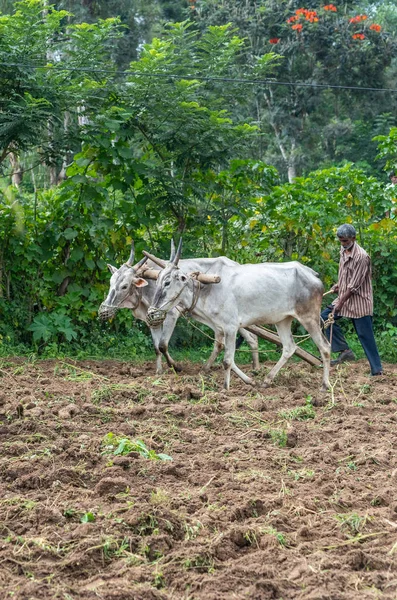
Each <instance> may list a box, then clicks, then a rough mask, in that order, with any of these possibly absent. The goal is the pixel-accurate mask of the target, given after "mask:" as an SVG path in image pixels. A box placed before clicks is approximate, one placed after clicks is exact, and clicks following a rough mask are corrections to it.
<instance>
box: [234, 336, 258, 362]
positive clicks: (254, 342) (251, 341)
mask: <svg viewBox="0 0 397 600" xmlns="http://www.w3.org/2000/svg"><path fill="white" fill-rule="evenodd" d="M238 332H239V334H240V335H241V336H242V337H243V338H244V339H245V341H246V342H247V344H248V346H249V347H250V348H251V352H252V368H253V369H254V371H259V369H260V364H259V348H258V337H257V336H256V335H254V334H253V333H250V332H249V331H247V330H246V329H239V330H238Z"/></svg>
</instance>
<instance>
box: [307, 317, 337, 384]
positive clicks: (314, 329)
mask: <svg viewBox="0 0 397 600" xmlns="http://www.w3.org/2000/svg"><path fill="white" fill-rule="evenodd" d="M299 322H300V323H302V325H303V327H304V328H305V329H306V331H307V332H308V333H309V334H310V336H311V338H312V340H313V342H314V343H315V344H316V346H317V348H318V349H319V351H320V354H321V360H322V361H323V383H322V386H321V389H322V390H323V391H327V390H328V389H329V387H330V383H329V368H330V358H331V345H330V343H329V342H328V340H327V339H326V337H325V336H324V334H323V332H322V331H321V327H320V323H319V320H317V319H313V318H312V317H310V318H307V319H301V318H299Z"/></svg>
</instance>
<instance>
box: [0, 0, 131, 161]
mask: <svg viewBox="0 0 397 600" xmlns="http://www.w3.org/2000/svg"><path fill="white" fill-rule="evenodd" d="M68 16H69V14H68V13H67V12H66V11H56V10H53V9H51V8H48V6H47V2H46V1H45V0H23V1H22V2H17V3H16V10H15V12H14V13H13V14H12V15H3V16H2V17H1V18H0V34H1V35H0V165H1V164H2V163H3V164H4V161H5V160H6V159H7V157H8V156H9V155H10V154H11V153H12V154H13V155H14V156H18V155H19V154H20V153H21V152H24V151H25V152H26V151H28V150H32V149H33V148H34V149H36V151H37V152H38V153H39V155H40V159H39V160H41V161H43V162H46V163H47V164H49V163H52V162H54V161H55V162H56V161H59V160H60V161H62V159H63V156H64V153H65V148H66V149H76V145H78V139H79V137H80V131H79V127H78V121H77V112H78V110H79V109H81V108H82V107H84V111H85V112H86V116H87V117H89V115H90V114H91V112H93V111H96V110H97V109H98V106H99V105H100V104H101V102H102V98H101V97H100V95H101V88H102V86H103V85H106V84H107V83H106V82H107V81H108V80H109V79H110V76H111V75H112V74H113V73H114V67H113V66H112V63H111V62H110V60H109V55H110V46H111V42H112V40H113V39H114V38H117V37H118V36H119V35H120V33H119V28H118V21H117V19H110V20H107V21H102V22H100V23H98V24H96V25H87V24H80V25H68V23H67V17H68ZM49 50H51V53H49ZM50 54H51V56H52V57H53V60H52V62H49V60H48V59H49V56H50ZM97 69H98V71H97ZM66 112H68V114H69V115H72V117H71V118H70V120H69V124H68V127H67V128H66V129H65V127H64V119H65V113H66Z"/></svg>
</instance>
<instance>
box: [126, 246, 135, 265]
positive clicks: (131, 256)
mask: <svg viewBox="0 0 397 600" xmlns="http://www.w3.org/2000/svg"><path fill="white" fill-rule="evenodd" d="M134 258H135V244H134V240H132V241H131V252H130V257H129V259H128V260H127V262H126V263H125V264H126V265H127V266H129V267H132V265H133V264H134Z"/></svg>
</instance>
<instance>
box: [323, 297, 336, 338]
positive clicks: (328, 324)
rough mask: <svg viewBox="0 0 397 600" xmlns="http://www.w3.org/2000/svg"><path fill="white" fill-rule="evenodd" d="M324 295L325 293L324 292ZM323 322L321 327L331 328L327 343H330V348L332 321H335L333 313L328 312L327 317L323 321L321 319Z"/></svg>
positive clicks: (332, 329)
mask: <svg viewBox="0 0 397 600" xmlns="http://www.w3.org/2000/svg"><path fill="white" fill-rule="evenodd" d="M324 295H325V294H324ZM321 320H322V322H323V328H324V329H328V327H330V328H331V330H330V332H329V343H330V344H331V348H332V333H333V331H334V323H335V317H334V313H333V312H332V313H330V314H329V316H328V319H327V320H326V321H324V319H321Z"/></svg>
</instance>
